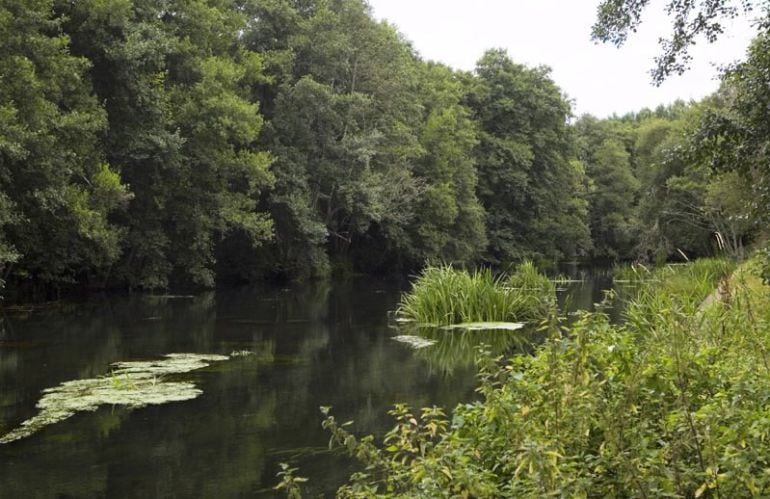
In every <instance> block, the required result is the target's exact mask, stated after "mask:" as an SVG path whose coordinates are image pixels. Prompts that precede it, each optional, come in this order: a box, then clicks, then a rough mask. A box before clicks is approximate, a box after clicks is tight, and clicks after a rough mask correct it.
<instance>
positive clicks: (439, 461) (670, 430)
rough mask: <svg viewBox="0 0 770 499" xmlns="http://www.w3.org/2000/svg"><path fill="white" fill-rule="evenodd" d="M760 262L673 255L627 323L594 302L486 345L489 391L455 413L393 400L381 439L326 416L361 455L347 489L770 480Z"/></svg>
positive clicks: (766, 307) (520, 489)
mask: <svg viewBox="0 0 770 499" xmlns="http://www.w3.org/2000/svg"><path fill="white" fill-rule="evenodd" d="M754 266H755V265H754V264H753V263H752V262H749V263H747V264H744V265H743V266H741V267H740V268H739V269H737V270H736V271H735V272H733V273H732V277H730V278H726V276H728V275H730V273H731V271H732V268H731V265H730V264H729V263H726V262H724V261H718V260H702V261H698V262H694V263H692V264H689V265H682V266H674V267H667V268H664V269H661V270H658V271H656V272H654V273H653V275H652V276H651V277H652V279H651V280H650V281H648V282H646V283H643V285H642V287H641V289H640V290H639V292H638V293H637V296H636V297H635V298H634V299H633V301H632V303H631V304H630V305H629V307H628V308H627V319H628V320H627V321H626V322H625V323H624V324H623V325H612V324H610V323H609V322H608V320H607V318H606V317H605V316H604V315H602V314H601V313H593V314H589V313H586V314H584V315H583V316H582V317H581V318H580V319H579V320H578V321H577V322H576V323H574V324H573V325H571V326H570V328H569V329H568V330H565V329H561V328H557V329H554V330H553V331H552V337H551V338H550V339H549V340H547V341H546V342H545V343H544V344H543V345H542V346H541V347H539V349H538V350H537V352H536V354H535V355H533V356H519V357H516V358H513V359H510V360H508V361H505V362H502V363H501V362H499V359H492V358H490V357H489V356H485V355H483V354H482V355H481V360H480V367H481V374H480V381H481V384H480V388H479V391H480V392H481V393H482V394H483V396H484V399H483V401H482V402H478V403H474V404H468V405H461V406H458V407H457V408H456V409H455V411H454V413H453V415H452V417H451V419H450V418H447V417H445V416H444V413H443V412H442V411H440V410H438V409H423V410H422V412H421V413H417V412H415V413H412V412H411V411H410V410H409V409H408V408H405V407H398V408H396V409H395V410H394V411H393V414H394V416H395V417H396V420H397V426H396V427H395V428H394V430H393V431H392V432H391V433H390V434H389V435H388V436H387V438H386V439H385V441H384V443H383V445H382V446H381V447H380V446H377V445H375V444H374V443H373V441H372V440H371V439H369V438H364V439H360V440H359V439H357V438H356V437H354V436H353V435H352V434H350V433H349V432H348V431H347V429H346V428H343V426H342V425H338V423H337V422H336V421H335V420H334V418H333V417H331V416H329V417H328V418H327V419H326V421H325V423H324V424H325V426H326V427H327V428H328V429H329V430H330V431H331V432H332V434H333V435H334V440H335V441H336V442H337V443H338V444H342V445H344V446H345V447H347V448H348V449H349V450H350V451H351V453H352V454H353V455H355V456H356V457H358V458H359V459H360V460H362V461H363V462H364V463H365V464H366V465H367V467H366V468H365V471H363V472H361V473H357V474H355V475H354V476H353V477H352V478H351V482H350V484H349V485H346V486H344V487H343V488H342V489H341V490H340V495H341V496H343V497H367V496H373V495H383V496H388V497H440V496H444V495H446V494H448V493H449V494H453V495H457V496H458V497H501V496H506V497H545V496H548V495H553V496H563V497H614V496H619V495H621V496H633V497H665V496H669V497H747V496H757V497H759V496H767V495H768V494H770V472H769V471H770V416H768V414H770V288H768V287H767V286H765V285H764V284H762V282H761V279H759V277H757V275H756V273H755V269H754ZM715 289H719V299H712V300H706V298H707V297H708V296H709V295H710V294H711V293H712V291H714V290H715ZM704 304H705V305H704Z"/></svg>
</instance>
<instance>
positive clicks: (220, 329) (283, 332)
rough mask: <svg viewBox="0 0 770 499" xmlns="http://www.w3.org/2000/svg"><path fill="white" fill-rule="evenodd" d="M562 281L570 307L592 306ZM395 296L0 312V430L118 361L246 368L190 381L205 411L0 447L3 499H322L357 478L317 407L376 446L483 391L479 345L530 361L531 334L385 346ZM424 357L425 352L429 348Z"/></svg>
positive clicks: (76, 422) (196, 407) (142, 417)
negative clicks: (180, 357)
mask: <svg viewBox="0 0 770 499" xmlns="http://www.w3.org/2000/svg"><path fill="white" fill-rule="evenodd" d="M592 279H593V277H591V276H587V277H586V279H585V280H583V282H580V283H571V284H569V285H568V286H567V287H569V288H570V290H571V291H569V293H571V295H570V296H573V297H572V298H566V296H567V294H568V293H567V291H564V292H561V293H560V301H561V302H562V304H564V303H565V302H566V301H568V300H572V301H571V304H570V305H569V306H570V307H571V308H572V309H574V308H577V307H586V304H587V306H590V305H591V304H592V303H594V302H596V301H599V300H600V299H601V291H600V288H601V287H602V284H596V283H595V282H594V281H593V280H592ZM402 289H403V285H402V284H401V283H391V282H378V281H375V282H373V281H366V280H356V281H351V282H347V283H344V284H336V285H330V284H320V285H314V286H303V287H296V288H291V289H266V288H248V289H239V290H231V291H219V292H217V293H207V294H203V295H201V296H196V297H192V298H187V297H168V296H167V297H147V296H126V297H109V298H101V299H94V300H91V301H89V302H87V303H81V304H77V305H71V306H66V307H57V308H47V309H43V310H39V311H34V312H24V313H21V314H8V313H7V312H6V313H5V315H0V432H5V431H9V430H10V429H12V428H13V427H16V426H17V425H18V424H19V423H20V422H21V421H23V420H25V419H28V418H30V417H31V416H33V415H34V414H35V413H36V412H37V409H36V408H35V403H36V402H37V400H38V399H39V398H40V393H41V391H42V390H43V389H45V388H47V387H51V386H56V385H58V384H60V383H61V382H63V381H67V380H72V379H82V378H93V377H97V376H101V375H105V374H107V373H108V372H109V369H110V364H112V363H114V362H118V361H126V360H141V359H153V358H158V357H160V356H162V355H164V354H167V353H171V352H191V353H204V354H224V355H227V354H230V353H231V352H233V351H240V350H249V351H252V352H254V353H255V355H252V356H248V357H239V358H235V359H232V360H231V361H227V362H223V363H218V364H212V365H211V366H210V367H208V368H206V369H202V370H200V371H195V372H192V373H188V374H186V375H184V376H183V378H182V379H184V380H190V381H193V382H194V383H195V384H196V385H197V386H198V387H200V388H201V389H202V390H203V395H201V396H200V397H199V398H197V399H194V400H190V401H187V402H179V403H175V404H172V405H167V406H154V407H147V408H143V409H138V410H134V411H126V410H125V409H123V408H120V407H102V408H100V409H98V410H96V411H95V412H92V413H83V414H78V415H76V416H74V417H72V418H70V419H68V420H66V421H63V422H61V423H58V424H56V425H52V426H49V427H46V428H45V429H44V430H42V431H40V432H39V433H36V434H34V435H32V436H30V437H29V438H26V439H24V440H20V441H17V442H13V443H10V444H7V445H0V497H57V496H63V497H67V496H71V497H104V496H110V497H111V496H119V497H124V496H127V497H134V496H136V497H157V496H169V497H198V496H216V497H232V496H246V497H254V496H257V497H272V496H274V493H273V491H272V489H271V487H272V485H274V484H275V481H276V480H275V473H276V472H277V471H278V463H279V462H281V461H289V462H291V463H292V464H293V465H298V466H300V467H301V469H302V475H303V476H308V477H310V479H311V481H310V482H309V484H308V485H309V490H308V492H309V495H310V496H311V497H312V496H313V495H314V494H327V495H330V494H332V492H333V491H334V490H335V489H336V487H337V486H338V485H339V484H340V483H341V482H342V481H343V480H344V479H345V478H346V477H347V476H349V474H350V472H351V469H352V468H351V463H350V461H349V460H348V459H347V458H346V457H344V456H342V455H339V454H335V453H330V452H329V451H328V450H327V449H326V444H327V442H328V435H327V434H326V433H325V432H324V430H323V429H322V428H321V427H320V421H321V416H320V413H319V410H318V408H319V406H321V405H331V406H333V407H334V409H333V412H334V414H335V415H336V416H337V417H338V418H339V419H340V420H354V421H355V431H356V432H358V433H374V434H377V435H382V434H384V433H385V432H386V431H387V430H389V429H390V427H391V426H392V424H393V423H392V421H391V420H390V418H389V416H387V411H388V409H390V408H391V407H392V405H393V404H394V403H395V402H406V403H408V404H411V405H413V406H415V407H422V406H430V405H440V406H444V407H450V408H451V407H452V406H454V405H455V404H456V403H458V402H461V401H469V400H472V399H473V398H474V397H475V396H476V394H475V392H474V388H475V385H476V383H475V377H474V374H475V370H474V368H473V357H474V355H475V350H474V348H475V347H476V345H478V344H479V343H481V342H484V343H487V344H490V345H492V346H493V348H495V350H496V351H500V352H513V351H517V349H526V348H527V347H526V345H524V344H520V343H519V342H520V340H521V339H522V338H528V335H527V334H524V335H522V334H520V332H514V333H505V332H503V334H500V332H499V331H497V332H496V331H490V332H484V333H482V332H479V331H472V332H459V331H454V332H452V333H449V332H446V331H436V330H433V331H425V332H422V333H421V334H425V335H426V336H427V337H431V338H434V339H437V340H438V343H437V344H436V345H434V347H438V348H435V349H434V350H432V351H431V349H424V350H420V351H417V352H415V351H414V350H413V349H411V348H410V347H409V346H408V345H404V344H400V343H398V342H396V341H393V340H392V337H393V336H394V334H396V333H395V332H394V331H393V330H392V329H389V327H388V322H387V312H388V311H389V310H393V309H394V308H395V305H396V303H397V301H398V298H399V296H400V292H401V290H402ZM432 348H433V347H432Z"/></svg>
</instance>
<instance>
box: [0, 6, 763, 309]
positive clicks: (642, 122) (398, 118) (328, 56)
mask: <svg viewBox="0 0 770 499" xmlns="http://www.w3.org/2000/svg"><path fill="white" fill-rule="evenodd" d="M646 3H647V2H627V3H626V2H603V3H602V5H601V10H600V12H599V23H598V24H597V28H596V29H595V36H597V37H599V38H602V39H611V40H622V39H623V38H624V36H623V33H624V31H623V30H624V29H625V30H627V29H628V28H629V27H632V26H629V24H633V23H634V22H635V21H634V20H637V21H638V16H637V15H636V14H637V10H639V9H641V8H642V7H643V6H644V5H646ZM727 3H729V1H728V0H721V1H717V2H714V5H722V4H727ZM746 3H747V5H750V4H753V3H754V2H746ZM676 8H677V5H676V4H674V5H673V6H672V12H675V11H676ZM715 12H716V13H717V14H719V13H721V14H724V13H726V12H729V9H728V10H724V11H723V10H720V9H717V10H716V11H709V12H706V13H704V17H703V18H704V19H707V20H708V19H712V18H713V16H714V15H715ZM689 14H691V12H690V11H689V10H688V11H687V12H685V13H684V14H682V15H684V16H685V17H686V16H687V15H689ZM698 26H700V25H698ZM703 29H705V27H703ZM586 31H587V33H586V35H587V36H588V27H586ZM716 32H718V31H716ZM0 33H2V34H3V36H2V37H0V67H2V68H4V69H5V70H4V71H3V78H2V79H0V292H2V293H3V294H4V295H5V297H6V300H7V301H13V300H17V301H18V300H35V299H39V300H45V299H51V298H56V297H57V296H59V295H60V294H62V293H66V292H68V291H77V290H93V289H114V288H118V289H131V290H163V289H168V288H176V289H194V288H198V289H200V288H210V287H213V286H214V285H215V284H217V283H220V284H221V283H233V282H243V281H259V280H265V279H309V278H318V277H324V276H328V275H329V274H330V272H331V271H332V270H334V269H336V270H339V271H340V272H343V273H348V272H361V273H368V274H375V273H379V274H384V273H395V272H404V271H407V272H414V271H418V270H419V269H420V268H422V266H423V265H424V264H425V262H426V261H446V262H452V263H454V264H456V265H458V266H468V267H473V266H477V265H485V266H493V267H495V268H506V266H507V265H509V264H510V263H512V262H514V263H515V262H521V261H523V260H525V259H533V260H536V261H539V260H555V259H560V258H567V259H572V258H585V257H588V258H609V259H615V260H631V259H642V260H644V261H647V262H656V261H665V260H667V259H670V258H680V255H681V253H684V254H686V255H687V257H688V258H693V257H699V256H710V255H713V254H714V252H715V251H716V250H718V249H721V250H723V251H725V252H727V253H730V254H733V255H735V256H740V255H741V254H742V253H743V251H744V250H743V248H744V247H745V245H746V244H748V243H751V242H756V241H758V240H762V239H761V237H762V227H763V222H764V221H766V220H767V218H768V216H769V215H770V211H768V206H770V203H768V202H767V195H768V194H767V193H768V192H770V189H768V185H770V175H768V174H767V169H766V168H765V167H764V163H763V162H762V161H763V160H762V158H764V152H763V151H765V150H766V149H767V140H768V137H770V134H768V133H767V123H770V120H768V119H767V108H766V106H757V105H755V103H756V102H767V99H768V90H767V89H768V88H770V85H768V78H770V76H768V75H770V72H769V71H767V68H768V67H770V59H768V57H767V54H768V53H770V52H769V51H768V50H767V46H768V43H770V42H768V35H767V34H765V33H762V32H760V33H758V36H757V39H756V40H755V42H754V43H753V44H752V46H751V47H750V48H749V50H748V52H747V54H746V59H745V61H744V62H741V63H739V64H736V65H734V66H732V67H730V68H728V69H727V70H726V71H725V72H724V73H723V75H722V86H721V88H720V89H719V90H718V91H717V92H716V93H715V94H714V95H713V96H709V97H707V98H705V99H703V100H702V101H700V102H690V103H685V102H676V103H674V104H671V105H669V106H660V107H658V108H656V109H654V110H650V109H643V110H640V111H639V112H637V113H630V114H627V115H624V116H613V117H610V118H607V119H597V118H594V117H592V116H589V115H586V116H581V117H574V118H576V119H571V118H573V117H572V116H571V108H570V103H569V100H568V98H567V97H566V96H565V95H564V94H563V92H562V90H561V89H560V88H559V87H558V86H557V84H556V82H554V81H553V80H552V79H551V75H550V70H549V69H548V68H546V67H542V66H538V67H527V66H524V65H521V64H517V63H516V62H515V61H514V60H512V58H511V57H510V56H509V55H508V54H507V53H506V52H505V51H503V50H489V51H487V52H486V53H484V54H479V55H480V57H479V60H478V63H477V64H476V67H475V69H474V71H472V72H464V71H456V70H453V69H451V68H449V67H446V66H443V65H441V64H437V63H435V62H429V61H425V60H423V59H422V58H421V57H420V56H419V54H418V53H417V52H416V51H415V50H414V48H413V47H412V45H411V44H410V43H409V42H408V41H407V40H405V39H404V37H403V36H402V35H400V34H399V33H398V30H397V28H396V27H395V26H392V25H390V24H388V23H386V22H380V21H377V20H375V19H374V18H373V16H372V13H371V10H370V8H369V6H368V5H367V4H366V2H364V1H363V0H302V1H298V0H237V1H236V0H184V1H182V0H141V1H140V0H99V1H93V2H68V1H64V0H42V1H37V2H30V1H28V0H7V1H5V2H3V4H2V5H0ZM673 46H678V45H676V44H675V45H673ZM754 200H758V201H756V202H755V201H754ZM3 287H4V289H2V288H3Z"/></svg>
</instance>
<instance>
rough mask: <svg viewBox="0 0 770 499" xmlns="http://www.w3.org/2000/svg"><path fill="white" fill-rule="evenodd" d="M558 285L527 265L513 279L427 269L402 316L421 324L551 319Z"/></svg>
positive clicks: (444, 268) (446, 268) (404, 304)
mask: <svg viewBox="0 0 770 499" xmlns="http://www.w3.org/2000/svg"><path fill="white" fill-rule="evenodd" d="M555 296H556V295H555V289H554V286H553V283H551V281H550V280H548V278H547V277H545V276H544V275H542V274H539V273H538V272H537V270H536V269H535V268H534V266H533V265H532V264H531V263H529V262H527V263H524V264H522V265H521V266H520V267H519V268H518V269H517V270H516V271H515V272H514V273H512V274H511V275H510V276H506V275H504V274H501V275H497V276H495V275H494V274H493V273H492V271H491V270H489V269H483V270H476V271H474V272H472V273H470V272H468V271H466V270H458V269H455V268H454V267H452V266H451V265H443V266H439V267H434V266H429V267H427V268H425V269H424V270H423V271H422V273H421V274H420V276H419V277H418V278H417V280H416V281H415V283H414V285H413V286H412V290H411V291H410V292H409V293H407V294H405V295H403V296H402V298H401V303H400V305H399V307H398V311H397V314H398V316H399V317H400V318H402V319H404V320H409V321H413V322H416V323H418V324H420V325H436V326H440V325H450V324H462V323H468V322H515V321H528V320H542V319H545V318H546V317H547V316H548V314H549V313H551V312H553V307H554V306H555Z"/></svg>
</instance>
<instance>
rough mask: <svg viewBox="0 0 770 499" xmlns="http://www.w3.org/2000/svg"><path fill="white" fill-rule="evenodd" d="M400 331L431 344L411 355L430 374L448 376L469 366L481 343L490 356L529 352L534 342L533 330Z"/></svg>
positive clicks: (411, 327)
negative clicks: (423, 365) (425, 364)
mask: <svg viewBox="0 0 770 499" xmlns="http://www.w3.org/2000/svg"><path fill="white" fill-rule="evenodd" d="M403 331H404V332H405V333H406V334H409V335H414V336H418V337H420V338H423V339H424V340H425V341H430V342H433V344H431V345H430V346H428V347H425V348H419V349H415V356H417V357H418V358H420V359H422V360H424V361H425V362H427V363H428V366H429V367H430V369H431V371H433V372H439V373H442V374H445V375H448V374H451V373H452V372H453V371H454V370H455V369H460V368H465V367H471V366H473V365H474V364H475V361H476V354H477V352H478V347H479V346H480V345H482V344H483V345H485V346H486V350H488V351H490V352H491V353H492V355H495V356H497V355H511V354H516V353H531V352H532V350H533V348H534V345H535V344H536V343H537V341H536V338H537V333H536V331H535V328H534V327H527V328H524V329H521V330H518V331H501V330H489V331H468V330H462V329H453V330H447V329H442V328H438V327H425V326H422V327H419V326H404V328H403Z"/></svg>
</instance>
